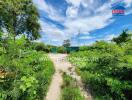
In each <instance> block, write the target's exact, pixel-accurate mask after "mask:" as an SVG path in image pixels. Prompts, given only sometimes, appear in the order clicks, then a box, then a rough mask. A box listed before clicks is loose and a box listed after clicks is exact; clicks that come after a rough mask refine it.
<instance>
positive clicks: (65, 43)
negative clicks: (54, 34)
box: [63, 39, 71, 47]
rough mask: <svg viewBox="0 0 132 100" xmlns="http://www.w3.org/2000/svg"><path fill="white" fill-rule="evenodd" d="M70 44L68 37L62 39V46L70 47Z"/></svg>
mask: <svg viewBox="0 0 132 100" xmlns="http://www.w3.org/2000/svg"><path fill="white" fill-rule="evenodd" d="M70 45H71V43H70V40H69V39H67V40H64V42H63V46H64V47H70Z"/></svg>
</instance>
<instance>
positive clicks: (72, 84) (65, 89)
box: [61, 73, 85, 100]
mask: <svg viewBox="0 0 132 100" xmlns="http://www.w3.org/2000/svg"><path fill="white" fill-rule="evenodd" d="M61 100H85V99H84V97H83V96H82V95H81V91H80V89H79V88H78V87H77V86H76V81H75V80H74V79H73V78H71V77H70V76H68V75H66V74H65V73H64V74H63V86H62V95H61Z"/></svg>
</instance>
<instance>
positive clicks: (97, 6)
mask: <svg viewBox="0 0 132 100" xmlns="http://www.w3.org/2000/svg"><path fill="white" fill-rule="evenodd" d="M115 1H119V0H33V2H34V4H35V5H36V7H37V8H38V11H39V13H40V18H39V22H40V24H41V32H40V33H41V35H42V38H41V39H39V40H38V41H41V42H44V43H46V44H52V45H62V43H63V40H65V39H71V43H72V45H74V46H76V45H89V44H91V43H93V42H95V41H97V40H106V41H108V40H111V39H112V38H113V37H116V36H118V35H119V33H120V32H121V31H122V30H123V29H132V0H124V3H125V8H126V11H125V15H124V16H112V13H111V12H112V10H111V4H112V3H113V2H115ZM122 1H123V0H122Z"/></svg>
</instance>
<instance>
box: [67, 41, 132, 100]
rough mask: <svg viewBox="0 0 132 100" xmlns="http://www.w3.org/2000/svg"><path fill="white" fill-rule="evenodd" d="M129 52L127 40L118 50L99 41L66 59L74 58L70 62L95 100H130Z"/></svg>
mask: <svg viewBox="0 0 132 100" xmlns="http://www.w3.org/2000/svg"><path fill="white" fill-rule="evenodd" d="M131 51H132V48H131V42H130V41H129V42H127V43H126V44H124V45H123V46H121V47H120V46H118V45H116V44H114V43H107V42H104V41H100V42H96V43H95V44H93V45H92V46H90V47H87V48H86V47H85V48H84V47H83V48H82V50H81V51H79V52H77V53H71V54H70V56H69V58H74V59H72V60H71V59H70V61H71V63H73V64H75V65H76V66H77V67H76V68H77V70H78V72H79V74H80V75H81V77H82V79H83V82H84V83H85V86H86V88H87V87H91V90H92V93H93V95H94V98H95V100H131V98H132V75H131V73H132V67H131V66H132V55H131ZM75 58H78V59H84V58H85V60H81V61H77V59H75Z"/></svg>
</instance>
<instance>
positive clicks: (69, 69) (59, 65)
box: [46, 54, 92, 100]
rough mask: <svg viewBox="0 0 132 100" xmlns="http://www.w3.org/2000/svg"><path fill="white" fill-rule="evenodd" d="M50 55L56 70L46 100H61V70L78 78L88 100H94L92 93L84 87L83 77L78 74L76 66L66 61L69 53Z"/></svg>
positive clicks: (78, 82)
mask: <svg viewBox="0 0 132 100" xmlns="http://www.w3.org/2000/svg"><path fill="white" fill-rule="evenodd" d="M49 57H50V58H51V60H52V61H53V63H54V66H55V70H56V71H55V74H54V75H53V79H52V82H51V85H50V87H49V91H48V93H47V96H46V100H60V91H61V85H62V83H63V78H62V75H61V72H66V73H67V74H69V75H70V76H71V77H73V78H74V79H76V81H77V85H78V86H79V88H80V90H81V91H82V95H84V97H85V98H86V100H92V97H91V95H90V93H87V92H86V91H85V90H84V89H83V84H82V82H81V78H80V76H78V75H77V74H76V72H75V68H74V66H72V65H71V64H70V63H69V62H68V61H66V57H67V55H66V54H49Z"/></svg>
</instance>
